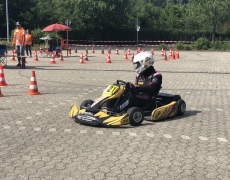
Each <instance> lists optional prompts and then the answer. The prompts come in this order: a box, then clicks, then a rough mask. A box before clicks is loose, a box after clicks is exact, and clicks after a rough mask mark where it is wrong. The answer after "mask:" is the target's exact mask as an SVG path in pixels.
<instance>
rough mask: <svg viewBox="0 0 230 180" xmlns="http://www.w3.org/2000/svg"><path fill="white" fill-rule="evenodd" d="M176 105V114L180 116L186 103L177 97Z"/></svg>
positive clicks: (184, 109)
mask: <svg viewBox="0 0 230 180" xmlns="http://www.w3.org/2000/svg"><path fill="white" fill-rule="evenodd" d="M177 107H178V110H177V115H178V116H182V115H183V114H184V113H185V111H186V103H185V102H184V100H182V99H179V100H178V101H177Z"/></svg>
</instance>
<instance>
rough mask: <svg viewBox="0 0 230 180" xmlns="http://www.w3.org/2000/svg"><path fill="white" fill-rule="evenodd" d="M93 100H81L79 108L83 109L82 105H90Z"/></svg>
mask: <svg viewBox="0 0 230 180" xmlns="http://www.w3.org/2000/svg"><path fill="white" fill-rule="evenodd" d="M92 104H93V101H92V100H91V99H87V100H85V101H83V102H82V103H81V105H80V109H84V107H87V106H88V105H92Z"/></svg>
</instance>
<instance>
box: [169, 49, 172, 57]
mask: <svg viewBox="0 0 230 180" xmlns="http://www.w3.org/2000/svg"><path fill="white" fill-rule="evenodd" d="M169 56H172V49H171V48H170V50H169Z"/></svg>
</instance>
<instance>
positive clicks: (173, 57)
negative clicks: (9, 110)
mask: <svg viewBox="0 0 230 180" xmlns="http://www.w3.org/2000/svg"><path fill="white" fill-rule="evenodd" d="M171 59H172V60H175V54H174V51H172V57H171Z"/></svg>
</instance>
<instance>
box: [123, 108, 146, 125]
mask: <svg viewBox="0 0 230 180" xmlns="http://www.w3.org/2000/svg"><path fill="white" fill-rule="evenodd" d="M127 114H128V115H129V121H130V125H131V126H139V125H141V123H142V122H143V120H144V112H143V111H142V109H140V108H138V107H131V108H129V109H128V111H127Z"/></svg>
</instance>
